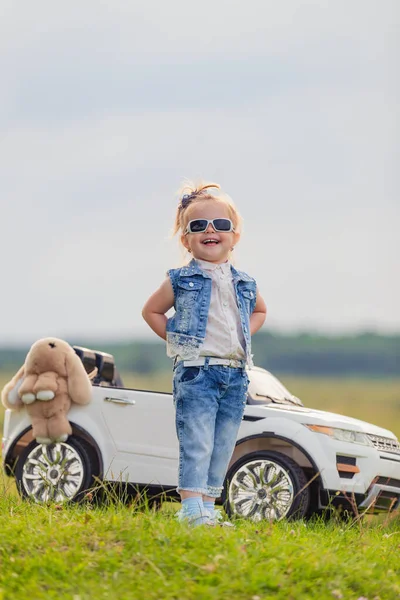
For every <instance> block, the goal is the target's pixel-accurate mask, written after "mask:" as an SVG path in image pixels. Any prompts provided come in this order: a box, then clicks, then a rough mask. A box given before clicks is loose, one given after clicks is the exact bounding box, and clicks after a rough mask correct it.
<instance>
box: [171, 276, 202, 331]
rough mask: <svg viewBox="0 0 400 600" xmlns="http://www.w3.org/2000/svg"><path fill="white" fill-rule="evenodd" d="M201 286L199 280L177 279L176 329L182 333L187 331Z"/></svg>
mask: <svg viewBox="0 0 400 600" xmlns="http://www.w3.org/2000/svg"><path fill="white" fill-rule="evenodd" d="M202 287H203V285H202V282H200V281H193V280H190V281H182V280H180V281H178V283H177V295H176V300H175V304H176V318H177V323H176V324H177V329H178V331H180V332H182V333H189V328H190V322H191V317H192V311H193V307H194V305H195V303H196V301H197V298H198V296H199V293H200V290H201V288H202Z"/></svg>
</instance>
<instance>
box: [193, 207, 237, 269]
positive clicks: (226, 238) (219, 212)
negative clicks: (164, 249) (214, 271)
mask: <svg viewBox="0 0 400 600" xmlns="http://www.w3.org/2000/svg"><path fill="white" fill-rule="evenodd" d="M218 218H224V219H231V220H232V215H231V214H230V211H229V208H228V206H227V205H226V204H225V203H224V202H218V201H213V200H202V201H198V202H195V203H193V204H192V205H191V206H189V207H188V208H187V210H186V212H185V223H184V225H185V228H186V226H187V224H188V223H189V221H192V220H193V219H208V220H211V219H218ZM234 225H235V224H234ZM239 238H240V233H238V232H234V231H229V232H222V231H215V230H214V228H213V226H212V225H211V223H209V224H208V227H207V229H206V231H204V232H202V233H186V234H184V235H182V237H181V241H182V244H183V245H184V246H185V248H186V249H187V250H188V251H189V252H191V253H192V254H193V256H194V258H198V259H200V260H207V261H208V262H211V263H217V264H220V263H224V262H226V261H227V260H228V258H229V254H230V252H231V250H232V248H233V246H235V245H236V244H237V242H238V241H239Z"/></svg>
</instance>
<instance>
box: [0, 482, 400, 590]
mask: <svg viewBox="0 0 400 600" xmlns="http://www.w3.org/2000/svg"><path fill="white" fill-rule="evenodd" d="M171 508H172V507H168V506H165V507H164V509H163V510H161V511H159V512H157V513H153V512H150V511H149V510H144V509H141V508H140V507H138V506H135V505H131V506H124V505H120V504H118V503H117V504H114V505H112V506H109V507H103V508H99V507H97V508H96V507H92V506H91V505H81V506H69V507H63V506H57V505H56V506H37V505H33V504H30V503H28V502H22V501H21V500H19V499H18V498H17V497H15V496H14V495H9V494H7V491H4V490H3V491H2V492H1V491H0V531H1V536H0V598H1V599H2V600H19V599H21V600H22V599H26V598H32V599H34V600H42V599H43V600H44V599H49V598H57V599H70V600H93V599H96V600H102V599H119V600H124V599H126V600H131V599H139V598H140V599H142V598H143V599H144V598H146V599H147V600H153V599H154V600H169V599H171V600H172V599H176V600H178V599H180V600H192V599H196V600H209V599H210V598H218V599H225V598H226V599H237V600H242V599H243V600H261V599H266V598H276V599H278V600H299V599H304V600H311V599H318V600H321V599H325V598H328V599H334V598H343V599H349V600H354V599H360V598H363V599H364V600H365V599H368V600H378V599H380V600H391V599H393V600H394V599H398V598H399V597H400V571H399V560H398V557H399V554H400V552H399V548H400V518H399V517H398V516H397V517H396V516H391V517H390V518H386V520H385V521H383V522H379V523H373V524H370V523H360V522H358V523H349V524H346V525H343V524H340V523H335V522H332V523H329V524H326V523H324V522H322V521H314V522H308V523H304V522H295V523H290V522H280V523H276V524H269V523H264V524H261V525H255V524H252V523H248V522H237V523H236V527H235V528H220V527H215V528H211V527H207V528H206V527H203V528H201V527H200V528H197V529H189V528H188V527H187V526H185V525H184V524H180V523H178V522H176V519H175V518H174V512H173V510H171Z"/></svg>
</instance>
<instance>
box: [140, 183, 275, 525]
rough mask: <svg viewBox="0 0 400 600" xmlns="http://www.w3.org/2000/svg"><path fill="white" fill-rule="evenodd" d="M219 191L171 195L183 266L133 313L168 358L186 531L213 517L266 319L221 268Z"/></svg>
mask: <svg viewBox="0 0 400 600" xmlns="http://www.w3.org/2000/svg"><path fill="white" fill-rule="evenodd" d="M219 188H220V186H219V185H218V184H215V183H213V184H208V185H201V186H198V187H197V188H195V187H194V186H192V185H190V184H188V185H186V186H185V187H184V188H183V190H181V196H180V197H181V199H180V202H179V204H178V207H177V211H176V219H175V227H174V234H177V233H179V235H180V241H181V243H182V245H183V246H184V248H186V250H187V251H188V252H189V253H190V254H192V256H193V259H192V260H191V261H190V263H189V264H188V265H185V266H184V267H181V268H179V269H171V270H170V271H168V273H167V275H168V277H167V278H166V280H165V281H164V282H163V283H162V284H161V286H160V288H159V289H158V290H157V291H156V292H155V293H154V294H153V295H152V296H151V297H150V298H149V299H148V301H147V302H146V304H145V306H144V308H143V312H142V314H143V318H144V319H145V321H146V322H147V323H148V325H149V326H150V327H151V328H152V329H153V331H155V333H157V335H159V336H160V337H161V338H163V339H165V340H166V341H167V354H168V356H170V357H172V358H174V375H173V396H174V404H175V409H176V431H177V436H178V440H179V483H178V492H179V493H180V496H181V500H182V510H181V511H180V514H179V517H180V519H182V520H186V521H187V522H188V523H189V524H192V525H201V524H215V523H216V522H217V520H218V517H219V516H220V513H219V512H218V511H215V510H214V502H215V499H216V498H218V497H219V496H220V495H221V492H222V485H223V481H224V477H225V474H226V471H227V468H228V465H229V461H230V458H231V456H232V452H233V450H234V447H235V441H236V436H237V433H238V430H239V426H240V423H241V420H242V416H243V411H244V407H245V404H246V397H247V387H248V377H247V374H246V370H245V367H246V365H248V366H249V367H251V365H252V355H251V335H252V334H253V333H255V332H256V331H257V330H258V329H259V328H260V327H261V326H262V324H263V323H264V321H265V317H266V312H267V309H266V306H265V302H264V300H263V299H262V298H261V296H260V294H259V293H258V290H257V287H256V282H255V280H254V279H253V278H252V277H250V276H249V275H247V274H246V273H244V272H242V271H237V270H236V269H235V268H234V267H233V266H232V264H231V263H230V262H229V258H230V256H231V253H232V251H233V249H234V247H235V245H236V244H237V243H238V241H239V239H240V225H241V218H240V215H239V213H238V212H237V210H236V208H235V206H234V205H233V203H232V202H231V201H230V200H229V199H228V197H227V196H225V195H223V194H221V193H218V189H219ZM182 193H183V195H182ZM172 307H174V308H175V313H174V315H173V316H172V318H170V319H168V318H167V317H166V314H165V313H166V312H167V311H168V310H169V309H170V308H172Z"/></svg>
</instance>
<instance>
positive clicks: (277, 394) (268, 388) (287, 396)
mask: <svg viewBox="0 0 400 600" xmlns="http://www.w3.org/2000/svg"><path fill="white" fill-rule="evenodd" d="M248 375H249V378H250V383H249V396H250V397H251V399H252V400H253V402H259V403H260V404H268V403H269V402H275V403H277V404H296V405H297V406H303V403H302V402H301V400H300V399H299V398H297V397H296V396H293V394H291V393H290V392H289V390H287V389H286V388H285V386H284V385H283V384H282V383H281V382H280V381H279V380H278V379H277V378H276V377H274V376H273V375H271V373H270V372H269V371H266V370H265V369H261V368H259V367H254V368H253V369H250V370H249V372H248Z"/></svg>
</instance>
